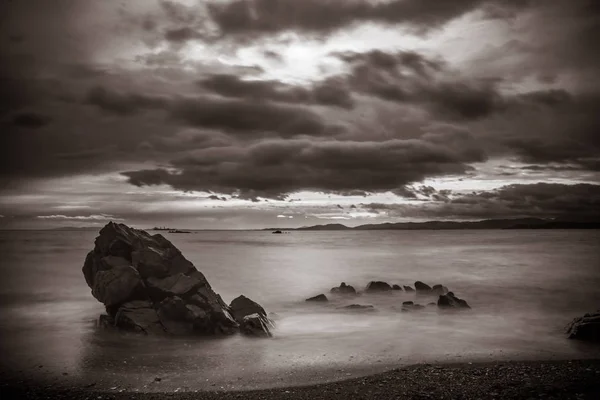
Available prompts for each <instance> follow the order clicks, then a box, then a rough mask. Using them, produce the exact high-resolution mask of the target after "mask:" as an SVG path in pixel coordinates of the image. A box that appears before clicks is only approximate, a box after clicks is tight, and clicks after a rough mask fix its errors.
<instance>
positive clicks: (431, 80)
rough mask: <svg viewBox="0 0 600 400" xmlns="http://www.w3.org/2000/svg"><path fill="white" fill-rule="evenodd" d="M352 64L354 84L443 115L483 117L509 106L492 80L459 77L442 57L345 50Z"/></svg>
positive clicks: (350, 77)
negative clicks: (432, 57)
mask: <svg viewBox="0 0 600 400" xmlns="http://www.w3.org/2000/svg"><path fill="white" fill-rule="evenodd" d="M337 56H338V57H339V58H340V59H342V60H344V61H346V62H347V63H348V64H349V65H350V67H351V71H350V75H349V77H348V80H349V84H350V86H351V87H352V88H353V89H354V90H356V91H359V92H362V93H366V94H369V95H372V96H375V97H378V98H381V99H383V100H387V101H393V102H398V103H405V104H418V105H422V106H424V107H427V108H429V109H430V111H431V112H432V113H434V114H436V115H438V116H440V117H442V118H450V119H459V120H471V119H479V118H483V117H486V116H489V115H490V114H492V113H494V112H496V111H500V110H502V109H504V108H505V100H504V99H503V98H502V96H501V95H500V94H499V93H498V91H497V89H496V86H495V85H496V82H495V81H493V80H490V79H467V78H465V77H461V76H457V75H456V73H455V72H454V71H451V70H449V68H448V67H447V66H446V64H445V63H444V62H443V61H442V60H439V59H430V58H427V57H425V56H424V55H422V54H419V53H416V52H412V51H409V52H406V51H401V52H398V53H394V54H392V53H385V52H382V51H380V50H375V51H371V52H367V53H343V54H337Z"/></svg>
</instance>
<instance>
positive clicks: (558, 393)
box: [0, 360, 600, 400]
mask: <svg viewBox="0 0 600 400" xmlns="http://www.w3.org/2000/svg"><path fill="white" fill-rule="evenodd" d="M157 386H158V387H159V385H157ZM158 387H157V391H156V392H145V393H141V392H135V391H124V390H113V391H100V390H95V388H94V387H93V386H91V387H78V386H66V385H64V384H63V382H61V381H60V380H57V381H55V382H54V383H53V384H47V385H40V384H38V383H37V382H36V381H31V380H27V379H18V378H6V379H4V378H3V383H2V385H1V386H0V396H1V397H2V398H5V399H13V398H14V399H16V398H19V399H99V400H108V399H112V400H120V399H140V400H144V399H265V400H268V399H282V398H285V399H313V400H317V399H442V398H445V399H484V398H494V399H530V398H545V399H597V398H598V396H600V360H572V361H568V360H563V361H505V362H487V363H461V364H438V365H435V364H418V365H413V366H409V367H403V368H396V369H392V370H390V371H387V372H384V373H381V374H377V375H372V376H366V377H360V378H354V379H349V380H343V381H339V382H332V383H326V384H320V385H311V386H291V387H286V388H276V389H263V390H253V391H223V390H214V391H186V390H185V389H179V388H178V389H175V390H173V391H169V392H167V391H160V389H159V388H158Z"/></svg>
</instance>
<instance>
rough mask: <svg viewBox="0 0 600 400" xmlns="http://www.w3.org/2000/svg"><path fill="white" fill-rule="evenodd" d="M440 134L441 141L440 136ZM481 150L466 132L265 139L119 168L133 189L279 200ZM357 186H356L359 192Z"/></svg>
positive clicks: (464, 159)
mask: <svg viewBox="0 0 600 400" xmlns="http://www.w3.org/2000/svg"><path fill="white" fill-rule="evenodd" d="M444 138H445V139H444ZM484 159H485V155H484V153H483V152H482V151H481V149H480V148H479V147H478V144H477V143H476V142H475V141H474V140H473V138H472V137H471V136H470V135H469V134H468V133H466V132H456V131H447V132H437V133H435V134H427V135H424V136H423V137H422V138H420V139H409V140H400V139H394V140H387V141H381V142H371V141H365V142H357V141H314V140H313V141H310V140H299V139H296V140H289V139H288V140H276V139H274V140H265V141H262V142H258V143H256V144H254V145H252V146H249V147H239V146H238V147H230V148H220V149H218V150H216V149H211V150H210V151H203V152H200V153H198V152H196V153H195V154H191V155H189V156H187V157H185V158H182V159H178V160H174V161H172V162H171V166H172V167H173V168H174V170H175V171H176V172H171V171H168V170H166V169H151V170H138V171H128V172H124V173H123V175H125V176H126V177H127V178H128V179H129V182H130V183H132V184H133V185H136V186H146V185H159V184H168V185H171V186H172V187H174V188H176V189H180V190H197V191H211V192H215V193H227V194H234V193H237V192H240V193H246V192H252V193H253V195H254V196H260V197H267V198H280V197H282V196H284V195H287V194H290V193H293V192H297V191H301V190H314V191H322V192H328V193H339V194H345V195H346V194H348V193H350V192H356V191H357V190H361V191H367V192H382V191H388V190H394V189H397V188H399V187H402V186H404V185H406V184H408V183H411V182H417V181H420V180H422V179H424V178H425V177H428V176H440V175H447V174H462V173H464V172H465V171H466V170H468V169H469V167H468V165H467V164H468V163H470V162H477V161H483V160H484ZM358 188H360V189H358Z"/></svg>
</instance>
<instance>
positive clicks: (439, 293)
mask: <svg viewBox="0 0 600 400" xmlns="http://www.w3.org/2000/svg"><path fill="white" fill-rule="evenodd" d="M392 291H402V287H401V286H400V285H397V284H394V285H390V284H389V283H387V282H384V281H371V282H369V283H368V284H367V286H366V288H365V291H364V293H366V294H378V293H388V294H391V292H392ZM404 292H405V293H411V292H413V293H414V292H416V294H417V296H418V297H425V298H428V297H429V296H431V297H432V298H431V299H430V302H429V303H427V305H426V306H424V305H421V304H417V303H414V302H413V301H405V302H403V303H402V308H401V311H403V312H408V311H418V310H423V309H425V308H432V307H433V308H438V309H470V308H471V307H470V306H469V305H468V304H467V302H466V301H465V300H463V299H459V298H458V297H456V296H455V295H454V293H452V292H449V291H448V288H447V287H446V286H443V285H440V284H437V285H433V287H431V286H429V285H427V284H426V283H423V282H421V281H416V282H415V289H413V288H412V287H410V286H404ZM331 293H333V294H353V295H360V293H358V292H357V291H356V290H355V289H354V287H352V286H350V285H347V284H346V283H345V282H342V283H341V284H340V286H339V287H334V288H332V289H331ZM436 297H437V302H432V301H431V300H433V299H434V298H436ZM306 301H307V302H328V301H329V299H328V298H327V296H325V295H324V294H319V295H317V296H314V297H310V298H308V299H306ZM337 308H338V309H344V310H361V309H362V310H364V309H369V310H374V308H373V306H371V305H360V304H351V305H348V306H343V307H337Z"/></svg>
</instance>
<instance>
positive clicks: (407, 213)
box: [363, 183, 600, 221]
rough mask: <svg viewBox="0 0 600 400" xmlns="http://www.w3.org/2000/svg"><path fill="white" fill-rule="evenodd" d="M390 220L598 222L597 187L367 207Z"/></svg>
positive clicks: (540, 187)
mask: <svg viewBox="0 0 600 400" xmlns="http://www.w3.org/2000/svg"><path fill="white" fill-rule="evenodd" d="M363 207H364V208H365V209H367V210H370V211H373V212H376V213H386V214H387V215H388V216H390V217H405V218H407V217H412V218H428V219H435V218H444V219H483V218H521V217H539V218H556V219H560V220H581V221H600V185H593V184H584V183H581V184H573V185H567V184H559V183H534V184H515V185H508V186H503V187H501V188H499V189H496V190H491V191H478V192H473V193H472V194H466V195H452V196H450V197H446V198H443V199H439V200H437V201H434V202H426V203H419V204H367V205H364V206H363Z"/></svg>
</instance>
